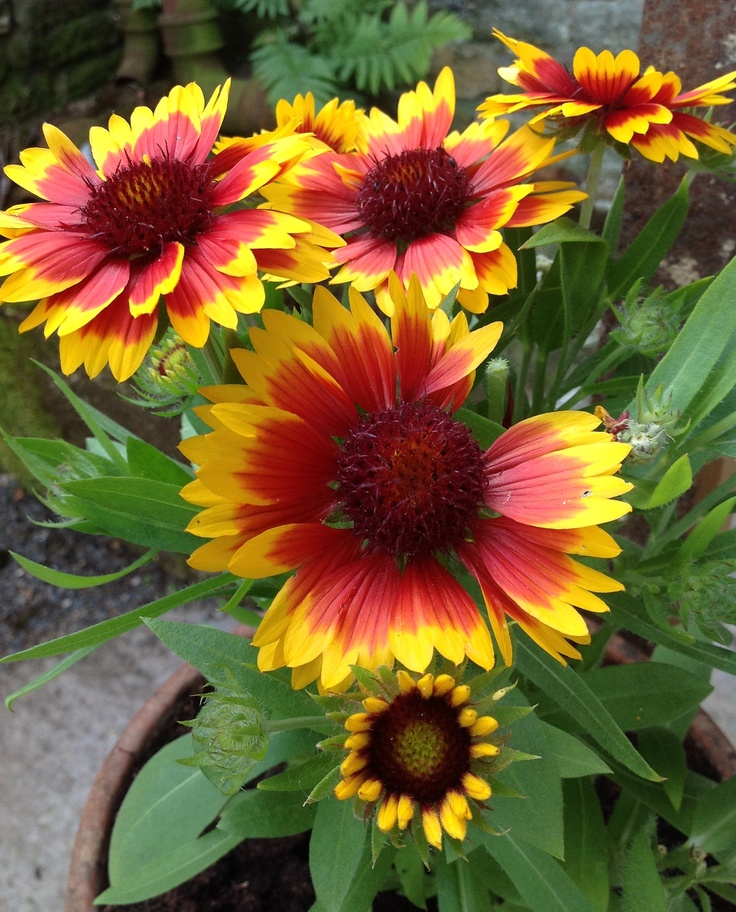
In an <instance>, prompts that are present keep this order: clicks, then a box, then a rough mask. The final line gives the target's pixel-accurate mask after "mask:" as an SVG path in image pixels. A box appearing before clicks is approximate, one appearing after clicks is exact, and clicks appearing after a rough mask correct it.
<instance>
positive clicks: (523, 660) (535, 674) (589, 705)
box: [516, 637, 661, 782]
mask: <svg viewBox="0 0 736 912" xmlns="http://www.w3.org/2000/svg"><path fill="white" fill-rule="evenodd" d="M516 650H517V652H516V654H517V664H518V666H519V668H520V670H521V672H522V673H523V674H525V675H526V676H527V677H528V678H529V679H530V680H531V681H533V682H534V683H535V684H536V685H537V687H539V688H540V690H541V691H542V692H543V693H546V694H548V695H549V697H551V698H552V699H553V700H554V701H555V703H557V705H558V706H559V707H560V709H562V710H563V711H564V712H566V713H567V714H568V715H569V716H570V717H571V718H573V719H575V720H576V721H577V722H578V723H579V724H580V725H581V726H582V729H583V731H585V732H586V733H587V734H589V735H590V736H591V737H592V738H593V739H594V740H595V741H597V742H598V744H600V746H601V747H602V748H603V749H604V750H605V751H607V752H608V753H609V754H610V755H611V756H612V757H615V758H616V759H618V760H619V762H620V763H623V764H624V766H626V767H628V768H629V769H630V770H632V771H633V772H634V773H636V774H637V775H638V776H642V777H643V778H644V779H650V780H652V781H653V782H657V781H659V779H660V778H661V777H660V776H659V775H658V774H657V773H656V772H655V771H654V770H653V769H652V768H651V767H650V766H649V764H648V763H646V762H645V760H644V759H643V758H642V757H641V755H640V754H639V753H637V751H636V750H635V749H634V747H633V745H632V744H631V742H630V741H629V739H628V738H627V737H626V735H625V734H624V733H623V731H621V729H620V728H619V727H618V725H616V723H615V722H614V720H613V718H612V717H611V714H610V713H609V712H608V710H607V709H606V708H605V707H604V706H603V705H602V703H601V701H600V700H599V699H598V697H597V696H596V695H595V694H594V693H593V691H592V690H591V689H590V687H588V685H587V684H586V683H585V681H584V680H583V675H580V674H576V672H574V671H573V670H572V669H571V668H570V667H569V666H568V665H560V664H559V663H558V662H555V660H554V659H552V658H550V657H548V656H547V655H546V654H544V653H542V651H541V650H540V649H539V648H538V647H537V646H536V645H535V644H531V643H527V642H525V641H524V640H523V639H522V638H521V637H520V638H519V639H518V640H517V642H516Z"/></svg>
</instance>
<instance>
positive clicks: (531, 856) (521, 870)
mask: <svg viewBox="0 0 736 912" xmlns="http://www.w3.org/2000/svg"><path fill="white" fill-rule="evenodd" d="M476 839H477V841H478V842H482V843H483V845H484V846H485V847H486V849H487V850H488V851H489V852H490V854H491V855H492V856H493V857H494V858H495V859H496V861H497V862H498V863H499V865H500V866H501V867H502V868H503V870H504V871H505V873H506V874H508V876H509V877H510V878H511V880H512V881H513V883H514V886H515V887H516V889H517V890H518V891H519V893H520V894H521V895H522V897H523V898H524V901H525V902H526V903H528V905H529V908H530V909H531V910H532V912H572V910H575V912H595V910H594V908H593V906H591V904H590V903H589V902H588V900H587V898H586V897H585V895H584V894H583V892H582V891H581V890H580V888H579V887H578V886H577V884H576V883H575V882H574V881H573V880H572V878H571V877H570V876H569V875H568V874H567V873H566V871H564V870H563V868H562V866H561V865H560V863H559V862H558V861H556V860H555V859H554V858H552V857H551V856H550V855H547V853H546V852H543V851H542V850H541V849H537V848H535V847H534V846H531V845H528V844H527V843H525V842H522V841H521V840H520V839H517V838H516V837H515V836H514V834H513V833H507V834H506V835H505V836H493V835H491V834H490V833H485V832H484V831H481V830H478V829H476V830H475V834H474V841H476Z"/></svg>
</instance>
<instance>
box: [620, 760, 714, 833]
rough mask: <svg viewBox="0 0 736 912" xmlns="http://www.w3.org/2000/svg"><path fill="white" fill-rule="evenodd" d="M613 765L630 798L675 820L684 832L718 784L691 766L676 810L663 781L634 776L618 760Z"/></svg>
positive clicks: (655, 812) (666, 817)
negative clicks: (618, 763)
mask: <svg viewBox="0 0 736 912" xmlns="http://www.w3.org/2000/svg"><path fill="white" fill-rule="evenodd" d="M612 767H613V773H612V774H611V779H613V781H614V782H615V783H616V784H617V785H619V786H620V787H621V789H622V790H623V792H624V793H625V794H626V795H627V796H628V797H629V798H635V799H636V801H637V803H638V806H639V807H641V806H645V807H646V808H649V810H650V811H652V812H653V813H654V814H656V815H657V816H658V817H661V818H662V819H663V820H666V821H667V822H668V823H671V824H672V826H673V827H675V828H676V829H678V830H679V831H680V832H681V833H684V834H687V833H689V832H690V831H691V830H692V826H693V819H694V816H695V811H696V809H697V807H698V804H699V803H700V802H701V801H702V800H703V798H704V797H705V796H706V795H707V794H708V793H709V792H710V791H712V790H713V788H714V787H715V785H714V783H713V782H711V780H710V779H706V778H705V777H703V776H699V775H698V774H696V773H693V772H692V771H690V770H688V771H687V772H686V774H685V786H684V788H683V793H682V802H681V804H680V808H679V810H675V808H674V807H673V806H672V802H671V801H670V799H669V798H668V797H667V793H666V792H665V790H664V788H663V786H662V784H661V783H657V784H654V783H652V782H645V781H644V780H643V779H639V778H637V777H636V776H632V775H631V774H630V773H629V772H628V771H627V770H625V769H623V768H622V767H620V766H618V765H617V764H616V763H615V761H614V762H613V763H612Z"/></svg>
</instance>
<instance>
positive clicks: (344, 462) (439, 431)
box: [335, 400, 485, 559]
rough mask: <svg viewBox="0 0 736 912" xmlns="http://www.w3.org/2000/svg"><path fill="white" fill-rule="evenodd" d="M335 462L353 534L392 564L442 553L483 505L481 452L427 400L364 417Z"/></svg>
mask: <svg viewBox="0 0 736 912" xmlns="http://www.w3.org/2000/svg"><path fill="white" fill-rule="evenodd" d="M340 449H341V452H340V454H339V456H338V457H337V461H336V472H335V480H336V481H337V489H336V491H337V499H338V501H339V503H340V506H341V511H342V513H343V514H344V515H345V516H346V517H347V519H349V520H350V521H351V522H352V524H353V531H354V534H355V535H357V536H358V537H359V538H362V539H364V540H365V541H369V542H371V545H372V546H373V547H375V548H380V549H382V550H385V551H387V552H388V553H389V554H392V555H393V556H394V557H395V558H396V559H401V558H404V557H416V556H418V555H427V554H432V553H434V552H436V551H443V550H444V551H447V550H449V548H448V543H454V542H455V541H459V540H461V539H462V538H463V537H464V536H466V535H467V534H468V531H469V529H470V520H471V519H472V517H474V516H475V515H476V514H477V513H478V510H479V508H480V507H481V506H482V504H483V493H484V488H485V476H484V474H483V451H482V450H481V448H480V447H479V446H478V444H477V443H476V442H475V439H474V438H473V435H472V434H471V433H470V430H469V429H468V428H467V427H466V426H465V425H464V424H460V423H459V422H457V421H453V419H452V416H451V415H450V413H449V412H447V411H445V410H444V409H441V408H439V407H438V406H436V405H434V404H433V403H431V402H427V401H426V400H424V401H421V402H403V401H402V402H399V403H398V404H397V405H395V406H394V407H393V408H390V409H386V410H385V411H383V412H378V413H377V414H374V415H364V416H363V417H362V418H361V419H360V422H359V423H358V424H357V425H356V426H355V427H352V428H350V430H349V431H348V432H347V434H346V435H345V439H344V441H343V443H342V446H341V448H340Z"/></svg>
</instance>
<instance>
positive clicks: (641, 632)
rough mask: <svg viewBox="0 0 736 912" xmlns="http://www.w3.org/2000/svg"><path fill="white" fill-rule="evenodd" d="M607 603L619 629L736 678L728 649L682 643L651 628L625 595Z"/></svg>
mask: <svg viewBox="0 0 736 912" xmlns="http://www.w3.org/2000/svg"><path fill="white" fill-rule="evenodd" d="M608 601H609V604H610V606H611V608H612V609H613V611H614V612H615V618H616V622H617V624H618V625H619V626H620V627H624V628H626V630H630V631H631V632H632V633H635V634H637V636H640V637H643V638H644V639H645V640H652V642H654V643H659V644H660V645H662V646H667V647H668V649H671V650H672V651H673V652H677V653H679V654H680V655H684V656H687V657H688V658H690V659H694V660H695V661H696V662H701V663H702V664H704V665H708V666H709V667H711V668H718V669H720V670H721V671H726V672H728V673H729V674H732V675H736V653H733V652H732V651H731V650H730V649H723V648H722V647H720V646H714V645H712V644H711V643H703V642H701V641H699V640H695V641H693V642H684V641H683V640H682V639H680V638H679V637H678V636H675V635H674V634H673V633H672V632H670V629H667V628H663V627H658V626H657V625H656V624H653V623H652V622H651V620H650V619H649V617H648V616H645V608H644V607H643V606H642V605H641V604H639V603H638V602H637V601H636V600H635V599H633V598H631V596H629V595H627V594H626V593H625V592H615V593H612V594H611V595H609V596H608Z"/></svg>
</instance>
